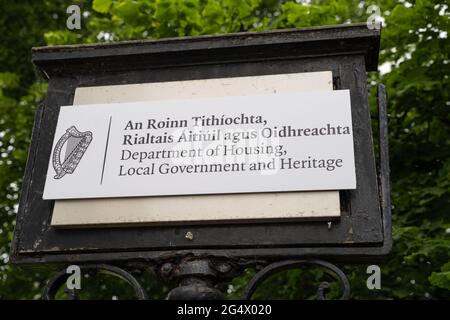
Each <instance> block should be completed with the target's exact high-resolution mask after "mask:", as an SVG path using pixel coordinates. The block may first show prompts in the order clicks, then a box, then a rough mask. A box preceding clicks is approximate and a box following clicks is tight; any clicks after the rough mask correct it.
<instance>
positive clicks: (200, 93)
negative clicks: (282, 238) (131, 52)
mask: <svg viewBox="0 0 450 320" xmlns="http://www.w3.org/2000/svg"><path fill="white" fill-rule="evenodd" d="M332 89H333V84H332V73H331V71H324V72H312V73H293V74H281V75H265V76H250V77H237V78H221V79H203V80H190V81H172V82H158V83H143V84H131V85H115V86H99V87H84V88H77V89H76V91H75V98H74V105H78V106H77V107H82V106H79V105H83V104H99V103H119V102H137V101H150V100H164V99H193V98H199V97H213V96H214V97H218V96H235V95H255V94H276V93H278V92H299V91H320V90H332ZM105 107H107V106H105ZM276 107H277V106H274V108H276ZM339 215H340V202H339V192H338V191H319V192H317V191H315V192H279V193H251V194H227V195H200V196H198V195H197V196H170V197H140V198H110V199H79V200H78V199H77V200H58V201H55V207H54V210H53V216H52V222H51V224H52V225H53V226H55V227H82V226H84V227H89V226H102V225H104V226H121V225H128V224H142V225H149V224H160V223H183V222H193V221H195V222H203V223H207V222H219V221H220V222H222V221H226V222H242V221H249V220H253V221H254V220H258V221H273V220H274V219H289V220H292V219H297V218H309V219H330V218H337V217H339Z"/></svg>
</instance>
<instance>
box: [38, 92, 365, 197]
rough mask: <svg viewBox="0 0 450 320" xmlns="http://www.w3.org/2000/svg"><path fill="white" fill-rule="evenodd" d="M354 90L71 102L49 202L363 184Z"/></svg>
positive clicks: (57, 145) (61, 127)
mask: <svg viewBox="0 0 450 320" xmlns="http://www.w3.org/2000/svg"><path fill="white" fill-rule="evenodd" d="M355 181H356V180H355V168H354V155H353V137H352V126H351V112H350V97H349V92H348V91H347V90H342V91H330V92H324V91H322V92H309V93H289V94H277V95H259V96H245V97H244V96H240V97H221V98H207V99H190V100H169V101H148V102H138V103H117V104H107V105H105V104H102V105H89V106H82V107H79V108H73V107H62V108H61V112H60V116H59V120H58V125H57V129H56V134H55V142H54V146H53V151H52V157H51V159H50V163H49V169H48V174H47V180H46V185H45V189H44V199H77V198H105V197H137V196H162V195H192V194H224V193H250V192H251V193H255V192H280V191H302V190H340V189H354V188H355V187H356V182H355Z"/></svg>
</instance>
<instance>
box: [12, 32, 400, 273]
mask: <svg viewBox="0 0 450 320" xmlns="http://www.w3.org/2000/svg"><path fill="white" fill-rule="evenodd" d="M379 46H380V30H377V29H373V30H370V29H368V28H367V26H366V25H365V24H356V25H355V24H354V25H341V26H328V27H319V28H308V29H295V30H282V31H270V32H263V33H239V34H229V35H223V36H203V37H192V38H183V39H166V40H157V41H132V42H121V43H114V44H95V45H73V46H57V47H42V48H33V51H32V53H33V63H34V64H35V65H36V66H37V68H38V69H39V71H40V72H41V73H42V74H43V76H44V77H45V78H46V79H48V80H49V88H48V92H47V96H46V99H45V101H44V102H43V104H42V105H41V106H40V107H39V109H38V110H37V112H36V117H35V124H34V129H33V134H32V141H31V146H30V149H29V157H28V162H27V167H26V171H25V175H24V180H23V181H24V182H23V188H22V194H21V200H20V204H19V212H18V216H17V222H16V228H15V231H14V239H13V242H12V248H11V261H12V262H13V263H32V264H39V263H67V262H74V263H75V262H77V263H85V262H92V261H95V262H125V261H133V260H146V261H149V260H153V261H159V260H164V259H168V258H170V257H172V258H173V257H182V256H186V255H193V256H221V257H228V258H237V259H240V258H252V259H257V258H258V257H264V258H269V259H270V258H274V259H275V258H279V257H283V258H287V257H300V256H302V257H304V256H320V257H330V258H334V259H338V260H343V261H356V260H357V261H362V259H364V258H368V259H370V260H373V259H374V258H377V257H384V256H386V255H387V254H388V253H389V252H390V250H391V246H392V240H391V211H390V190H389V165H388V153H387V116H386V100H385V98H384V95H383V94H381V95H380V99H379V106H378V108H379V129H380V130H379V134H380V136H379V146H380V148H379V149H380V154H379V159H378V160H379V161H378V167H379V170H378V173H377V170H376V167H377V166H376V158H375V156H374V146H373V141H372V129H371V116H370V112H369V105H368V97H367V86H366V81H367V77H366V70H367V71H374V70H376V68H377V64H378V51H379ZM327 70H331V71H332V73H333V82H334V86H335V88H336V89H350V94H351V101H352V118H353V131H354V139H355V162H356V175H357V189H356V190H352V191H344V192H341V198H342V203H343V207H342V210H343V213H342V217H341V219H340V220H339V221H336V222H333V223H332V225H331V228H330V227H329V225H328V223H327V222H326V221H300V222H298V221H297V222H295V221H290V222H276V221H275V222H265V223H251V222H246V223H242V224H232V225H227V224H210V225H205V224H201V225H199V224H192V225H185V226H183V225H175V226H173V225H172V226H164V225H163V226H139V227H133V226H127V227H120V228H105V227H103V228H89V229H55V228H53V227H51V226H50V220H51V214H52V210H53V205H54V201H44V200H42V193H43V187H44V182H45V176H46V172H47V167H48V159H49V158H50V153H51V147H52V142H53V137H54V132H55V127H56V122H57V118H58V114H59V108H60V106H61V105H70V104H72V101H73V96H74V92H75V89H76V88H77V87H83V86H96V85H115V84H133V83H145V82H147V83H150V82H160V81H174V80H192V79H206V78H222V77H237V76H250V75H264V74H281V73H294V72H314V71H327ZM381 88H383V87H381ZM383 92H384V91H383V89H382V90H381V93H383ZM188 231H190V232H192V233H193V234H194V235H195V237H194V239H193V240H189V239H186V237H185V234H186V232H188Z"/></svg>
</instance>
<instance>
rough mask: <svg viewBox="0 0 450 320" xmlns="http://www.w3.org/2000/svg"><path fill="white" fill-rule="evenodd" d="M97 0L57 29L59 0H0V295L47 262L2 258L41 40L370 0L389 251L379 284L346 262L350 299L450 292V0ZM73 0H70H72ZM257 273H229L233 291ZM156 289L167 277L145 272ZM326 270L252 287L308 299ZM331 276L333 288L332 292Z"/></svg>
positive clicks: (307, 15)
mask: <svg viewBox="0 0 450 320" xmlns="http://www.w3.org/2000/svg"><path fill="white" fill-rule="evenodd" d="M305 2H306V1H297V2H296V1H279V0H242V1H235V0H93V1H79V4H80V5H81V9H82V11H83V19H82V28H81V30H74V31H70V30H68V29H66V28H65V19H66V18H67V14H66V6H67V5H68V4H67V3H66V2H65V1H62V0H43V1H32V0H28V1H26V0H25V1H20V2H13V1H8V4H6V2H5V1H3V2H0V26H1V29H2V30H7V32H2V34H1V35H0V37H1V40H2V47H1V49H0V222H1V223H0V299H1V298H19V299H32V298H39V294H40V292H41V290H42V286H43V283H44V281H45V280H46V279H47V278H48V271H46V270H40V269H39V270H38V269H28V268H25V269H23V270H22V269H19V268H17V267H13V266H11V265H9V264H8V252H9V244H10V241H11V239H12V230H13V227H14V219H15V214H16V212H17V203H18V198H19V192H20V187H21V177H22V174H23V171H24V168H25V162H26V154H27V148H28V144H29V138H30V133H31V128H32V123H33V115H34V111H35V109H36V107H37V105H38V104H39V101H40V100H41V99H42V98H43V95H44V93H45V90H46V84H44V83H42V81H41V80H39V79H37V77H36V76H35V74H34V71H33V67H32V65H31V64H30V47H31V46H38V45H45V44H47V45H53V44H70V43H93V42H111V41H122V40H130V39H157V38H162V37H183V36H193V35H205V34H222V33H229V32H246V31H262V30H269V29H279V28H299V27H308V26H318V25H327V24H340V23H348V22H361V21H366V19H367V18H368V14H367V12H366V10H367V7H368V6H369V5H371V4H377V5H378V6H379V7H380V8H381V15H382V16H383V17H384V18H385V28H384V29H383V33H382V47H381V54H380V65H383V66H390V70H389V72H387V73H385V74H382V75H380V74H378V73H373V74H370V81H369V87H370V88H371V95H370V101H371V104H372V108H373V109H374V107H375V105H374V101H375V100H374V97H375V90H374V89H375V86H374V84H376V83H377V82H383V83H385V84H386V86H387V89H388V95H389V120H390V126H389V129H390V153H391V171H392V187H393V191H392V202H393V223H394V230H393V237H394V249H393V253H392V256H391V258H390V259H389V260H388V261H387V262H386V263H385V264H382V265H381V269H382V284H381V285H382V289H381V290H373V291H369V290H368V289H367V288H366V278H367V276H368V275H367V274H366V272H365V271H366V265H361V266H350V267H348V266H347V267H345V268H344V269H345V271H346V273H347V274H348V275H349V276H350V280H351V284H352V288H353V298H355V299H359V298H394V299H405V298H414V299H429V298H449V297H450V262H449V261H450V257H449V255H450V250H449V248H450V218H449V209H450V204H449V199H450V161H449V153H450V135H449V130H450V125H449V124H450V117H449V108H450V101H449V96H448V94H449V92H450V88H449V82H448V74H449V58H448V52H449V51H450V50H449V49H450V48H449V41H448V31H449V26H448V22H449V14H448V4H447V2H446V1H431V0H417V1H414V0H410V1H409V2H407V1H394V0H380V1H376V2H374V3H369V2H359V1H352V0H341V1H337V0H330V1H322V0H311V1H309V2H310V3H309V4H302V3H305ZM75 3H76V1H75ZM253 274H254V271H253V270H247V272H246V273H245V274H244V275H243V276H242V277H240V278H237V279H235V280H234V281H233V283H232V285H231V286H230V288H229V295H228V297H229V298H237V297H239V295H240V293H241V292H242V289H243V287H244V286H245V284H246V283H247V281H248V280H249V279H250V278H251V276H252V275H253ZM142 279H143V282H144V284H145V286H146V288H147V290H148V291H149V292H150V293H151V294H152V295H153V296H154V297H156V298H161V297H163V296H164V294H166V293H167V285H166V284H159V283H157V282H155V279H154V276H152V275H151V274H150V275H148V274H147V275H144V276H143V277H142ZM323 280H327V278H326V275H325V274H323V271H321V270H316V269H313V270H294V271H289V272H285V273H282V274H280V275H278V276H275V277H271V278H270V279H267V280H266V282H265V285H264V286H263V287H262V288H261V289H260V290H258V291H257V292H256V293H255V297H256V298H267V297H272V298H277V299H278V298H290V299H296V298H305V299H311V298H312V297H313V294H314V293H315V287H313V286H312V283H318V282H319V281H323ZM83 283H86V285H87V287H86V288H85V289H84V290H83V294H84V297H85V298H94V297H99V298H108V299H109V298H111V297H112V295H116V296H118V297H119V298H127V297H131V292H130V291H127V290H129V289H127V288H125V287H123V286H120V285H119V284H116V285H109V284H108V283H110V282H106V281H101V279H97V280H93V279H91V280H90V281H84V282H83ZM337 291H338V290H337V287H336V285H335V284H334V285H333V286H332V291H331V292H330V294H329V296H330V297H337V296H338V295H339V293H338V292H337Z"/></svg>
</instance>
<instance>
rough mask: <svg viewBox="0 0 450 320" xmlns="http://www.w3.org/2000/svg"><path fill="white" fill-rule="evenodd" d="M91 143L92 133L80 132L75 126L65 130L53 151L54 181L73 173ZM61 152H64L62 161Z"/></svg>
mask: <svg viewBox="0 0 450 320" xmlns="http://www.w3.org/2000/svg"><path fill="white" fill-rule="evenodd" d="M91 141H92V132H90V131H86V132H80V131H78V130H77V128H75V126H71V127H70V128H69V129H67V130H66V133H64V134H63V135H62V136H61V138H59V140H58V142H57V143H56V146H55V149H54V150H53V168H55V171H56V175H55V176H54V179H61V178H62V177H64V176H65V175H66V173H69V174H72V173H73V172H74V171H75V169H76V168H77V166H78V163H79V162H80V160H81V158H82V157H83V155H84V153H85V152H86V149H87V148H88V147H89V144H90V143H91ZM64 146H66V147H65V149H63V147H64ZM63 150H65V152H64V159H63V160H62V159H61V152H62V151H63Z"/></svg>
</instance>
